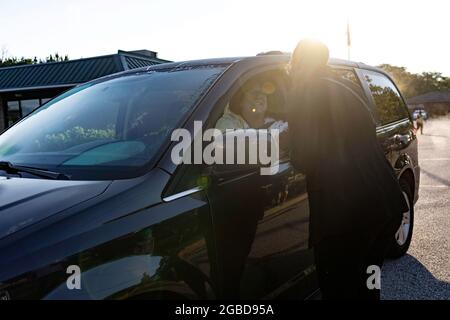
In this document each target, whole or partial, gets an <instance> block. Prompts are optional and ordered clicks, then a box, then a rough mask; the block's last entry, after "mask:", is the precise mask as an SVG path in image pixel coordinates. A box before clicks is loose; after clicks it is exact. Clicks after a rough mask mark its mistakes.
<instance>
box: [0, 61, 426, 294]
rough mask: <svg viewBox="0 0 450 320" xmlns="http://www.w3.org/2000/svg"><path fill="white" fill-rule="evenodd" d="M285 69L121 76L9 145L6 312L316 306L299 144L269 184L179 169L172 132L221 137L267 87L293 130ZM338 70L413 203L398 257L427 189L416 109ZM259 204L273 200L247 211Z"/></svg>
mask: <svg viewBox="0 0 450 320" xmlns="http://www.w3.org/2000/svg"><path fill="white" fill-rule="evenodd" d="M288 62H289V56H288V55H283V54H266V55H259V56H255V57H246V58H224V59H210V60H199V61H189V62H178V63H166V64H162V65H157V66H152V67H148V68H143V69H137V70H131V71H126V72H122V73H119V74H115V75H111V76H107V77H104V78H101V79H98V80H94V81H92V82H89V83H87V84H83V85H80V86H78V87H76V88H74V89H72V90H69V91H67V92H66V93H64V94H62V95H60V96H58V97H56V98H55V99H53V100H51V101H50V102H48V103H47V104H45V105H43V106H42V107H40V108H38V109H37V110H35V111H34V112H33V113H31V114H30V115H29V116H27V117H26V118H25V119H23V120H22V121H20V122H19V123H17V124H16V125H14V126H13V127H12V128H10V129H9V130H7V131H6V132H4V133H3V134H2V135H1V136H0V299H221V298H230V297H231V298H241V299H275V298H278V299H308V298H313V297H315V296H316V294H317V293H318V285H317V280H316V274H315V265H314V259H313V256H314V255H313V252H312V250H311V249H310V248H309V245H308V239H309V234H308V230H309V209H308V194H307V192H306V177H305V175H304V174H302V172H298V171H296V170H295V169H294V168H293V166H292V165H291V163H290V159H289V146H288V145H285V146H284V147H281V150H280V162H279V170H278V172H277V173H276V174H274V175H268V176H264V177H263V178H262V177H261V176H260V174H259V170H255V167H254V166H253V167H245V166H244V167H243V168H241V169H239V170H236V167H234V168H233V166H231V167H230V169H229V170H228V171H227V169H225V170H223V168H222V169H221V170H214V166H211V165H194V164H192V165H189V164H178V165H177V164H175V163H174V162H173V161H172V158H171V151H172V149H173V148H174V146H175V145H176V142H174V141H172V140H171V133H172V132H173V130H174V129H176V128H185V129H187V130H188V131H189V132H190V133H191V134H194V121H196V120H198V121H202V123H203V126H204V129H206V128H211V127H213V126H214V124H215V123H216V121H217V120H218V119H219V118H220V117H221V116H222V114H223V113H224V110H225V108H226V105H227V102H228V101H229V100H230V97H232V96H233V94H235V92H236V91H237V90H238V89H239V88H240V87H241V86H242V84H243V83H245V82H246V81H249V80H251V79H254V78H258V77H265V79H267V78H268V77H269V78H270V79H272V83H274V84H275V87H276V88H275V89H276V90H275V91H276V93H277V94H274V95H271V97H270V99H269V101H268V104H269V110H268V111H269V112H270V113H271V116H272V117H273V118H276V119H281V120H283V119H284V120H286V116H285V113H286V110H285V106H286V103H285V101H286V100H285V99H286V86H287V71H286V70H287V68H286V67H287V64H288ZM330 67H331V68H332V70H333V72H335V73H336V75H337V76H339V77H341V78H342V79H343V80H345V81H347V82H348V83H350V82H351V83H353V85H354V87H355V88H357V89H358V90H360V92H361V94H362V95H363V96H364V98H365V99H366V100H367V102H368V104H369V106H370V107H371V108H372V111H373V115H374V118H375V119H376V121H378V128H377V133H378V135H379V139H380V143H381V144H382V145H383V147H384V148H385V153H386V157H387V159H388V160H389V162H390V163H391V164H392V167H393V169H394V170H395V172H396V174H397V176H398V179H399V181H400V184H401V186H402V188H403V191H404V196H405V198H406V199H407V201H408V204H409V209H410V210H409V211H408V212H405V213H404V219H403V222H402V225H401V227H400V229H399V231H398V232H397V235H396V238H395V239H392V243H393V247H392V252H391V255H392V257H399V256H401V255H403V254H404V253H405V252H406V251H407V250H408V247H409V244H410V242H411V237H412V229H413V218H414V203H415V202H416V201H417V198H418V187H419V176H420V175H419V172H420V171H419V166H418V158H417V140H416V136H415V134H414V130H413V124H412V120H411V118H410V115H409V113H408V110H407V108H406V104H405V100H404V99H403V97H402V96H401V94H400V92H399V90H398V88H397V87H396V86H395V84H394V83H393V81H392V79H391V78H390V77H389V76H388V75H387V74H386V73H384V72H383V71H381V70H379V69H377V68H373V67H370V66H367V65H365V64H361V63H354V62H349V61H342V60H333V59H332V60H330ZM349 116H350V117H351V115H349ZM355 134H357V132H355ZM224 171H225V172H224ZM252 190H253V191H254V190H259V191H260V192H261V193H258V194H260V195H262V196H259V197H258V198H257V199H254V198H253V199H251V198H252V195H254V194H255V193H254V192H253V191H252ZM254 206H257V207H258V208H255V207H254Z"/></svg>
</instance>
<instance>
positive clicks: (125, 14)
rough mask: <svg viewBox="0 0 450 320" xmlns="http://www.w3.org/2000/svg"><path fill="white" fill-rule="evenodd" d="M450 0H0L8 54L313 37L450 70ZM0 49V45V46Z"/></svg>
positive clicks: (264, 45)
mask: <svg viewBox="0 0 450 320" xmlns="http://www.w3.org/2000/svg"><path fill="white" fill-rule="evenodd" d="M449 13H450V0H427V1H424V0H421V1H417V0H372V1H367V0H359V1H358V0H341V1H338V0H334V1H333V0H330V1H328V0H309V1H303V0H294V1H289V0H272V1H266V0H255V1H253V0H227V1H222V0H220V1H218V0H209V1H208V0H184V1H182V0H120V1H119V0H34V1H32V0H0V49H3V52H6V53H7V55H8V56H19V57H20V56H25V57H34V56H37V57H38V58H45V57H46V56H48V55H49V54H50V53H54V52H58V53H60V54H63V55H64V54H68V55H69V57H70V58H71V59H76V58H81V57H91V56H97V55H105V54H112V53H116V52H117V50H118V49H121V50H138V49H149V50H152V51H157V52H158V55H159V57H161V58H163V59H168V60H174V61H179V60H190V59H201V58H212V57H227V56H248V55H255V54H257V53H259V52H262V51H268V50H281V51H286V52H291V51H292V50H293V48H294V47H295V45H296V44H297V42H298V41H299V40H301V39H302V38H305V37H308V38H315V39H318V40H321V41H323V42H324V43H325V44H327V45H328V47H329V48H330V53H331V56H333V57H336V58H343V59H346V58H347V56H348V50H347V41H346V28H347V21H348V22H349V25H350V32H351V50H350V58H351V60H354V61H362V62H365V63H367V64H371V65H378V64H381V63H389V64H393V65H397V66H404V67H407V69H408V70H409V71H411V72H423V71H436V72H442V73H443V74H444V75H446V76H450V61H449V57H450V41H449V39H450V36H449V34H450V19H449ZM0 53H1V52H0Z"/></svg>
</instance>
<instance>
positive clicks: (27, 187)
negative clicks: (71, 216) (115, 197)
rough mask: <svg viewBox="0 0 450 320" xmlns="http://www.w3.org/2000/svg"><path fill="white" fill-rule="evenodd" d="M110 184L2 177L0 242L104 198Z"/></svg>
mask: <svg viewBox="0 0 450 320" xmlns="http://www.w3.org/2000/svg"><path fill="white" fill-rule="evenodd" d="M110 183H111V182H110V181H65V180H64V181H62V180H43V179H26V178H4V177H0V239H2V238H4V237H6V236H9V235H11V234H13V233H15V232H17V231H19V230H22V229H24V228H26V227H28V226H30V225H32V224H35V223H37V222H39V221H41V220H43V219H46V218H48V217H50V216H52V215H54V214H56V213H58V212H60V211H62V210H65V209H68V208H70V207H72V206H74V205H77V204H79V203H81V202H83V201H86V200H89V199H91V198H94V197H96V196H98V195H100V194H101V193H103V192H104V191H105V190H106V189H107V188H108V186H109V184H110Z"/></svg>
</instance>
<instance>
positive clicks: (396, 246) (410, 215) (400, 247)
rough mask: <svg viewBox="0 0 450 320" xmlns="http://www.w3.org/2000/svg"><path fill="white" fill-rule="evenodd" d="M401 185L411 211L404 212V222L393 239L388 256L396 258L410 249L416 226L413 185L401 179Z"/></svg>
mask: <svg viewBox="0 0 450 320" xmlns="http://www.w3.org/2000/svg"><path fill="white" fill-rule="evenodd" d="M400 187H401V188H402V191H403V195H404V197H405V199H406V201H407V202H408V207H409V211H408V212H405V213H403V219H402V224H401V225H400V228H399V229H398V231H397V233H396V234H395V237H394V239H392V245H391V247H390V250H389V253H388V256H389V257H390V258H394V259H395V258H400V257H402V256H404V255H405V254H406V252H407V251H408V249H409V246H410V244H411V239H412V235H413V228H414V201H413V199H414V197H413V192H412V190H411V186H410V185H409V184H408V183H407V182H406V181H405V180H400Z"/></svg>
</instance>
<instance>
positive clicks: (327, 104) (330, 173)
mask: <svg viewBox="0 0 450 320" xmlns="http://www.w3.org/2000/svg"><path fill="white" fill-rule="evenodd" d="M328 59H329V55H328V48H327V47H326V46H325V45H323V44H321V43H318V42H313V41H310V40H302V41H301V42H300V43H299V44H298V46H297V48H296V49H295V51H294V53H293V55H292V59H291V65H290V74H291V79H292V86H291V90H290V96H289V110H290V111H289V112H290V115H289V131H290V135H291V152H292V154H291V159H292V162H293V164H294V166H296V167H297V168H298V169H299V170H301V171H303V172H304V173H305V174H306V177H307V190H308V196H309V206H310V219H311V221H310V237H311V238H310V245H312V247H313V248H314V252H315V260H316V267H317V274H318V277H319V284H320V287H321V291H322V295H323V298H324V299H371V298H373V299H379V297H380V291H379V290H369V289H368V287H367V285H366V281H367V279H368V277H369V274H367V267H368V266H370V265H378V266H379V267H380V268H381V265H382V263H383V260H384V257H385V255H386V253H387V250H388V248H389V244H390V243H392V241H393V239H394V235H395V233H396V231H397V229H398V228H399V226H400V223H401V219H402V213H403V212H404V211H406V210H407V209H408V207H407V204H406V202H405V200H404V197H403V195H402V192H401V189H400V186H399V183H398V181H397V178H396V176H395V173H394V172H393V170H392V168H391V166H390V164H389V163H388V161H387V160H386V158H385V155H384V152H383V150H382V148H381V146H380V144H379V142H378V140H377V136H376V127H375V123H374V120H373V118H372V115H371V113H370V111H369V108H368V106H367V104H366V102H365V100H364V98H362V97H361V94H360V92H361V91H359V92H358V90H360V89H355V87H352V85H349V84H348V83H347V82H346V80H344V79H340V78H338V77H336V76H334V75H333V74H334V73H332V72H329V69H328V66H327V63H328Z"/></svg>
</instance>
